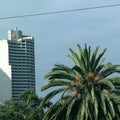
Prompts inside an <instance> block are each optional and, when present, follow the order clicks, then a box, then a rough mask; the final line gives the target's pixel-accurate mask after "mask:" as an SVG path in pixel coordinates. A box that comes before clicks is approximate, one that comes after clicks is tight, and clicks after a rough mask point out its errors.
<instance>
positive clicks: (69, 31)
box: [0, 0, 120, 96]
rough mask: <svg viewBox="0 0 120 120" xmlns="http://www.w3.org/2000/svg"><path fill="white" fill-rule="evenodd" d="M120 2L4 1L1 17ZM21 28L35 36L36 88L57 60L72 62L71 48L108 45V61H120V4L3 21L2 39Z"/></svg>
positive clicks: (0, 12)
mask: <svg viewBox="0 0 120 120" xmlns="http://www.w3.org/2000/svg"><path fill="white" fill-rule="evenodd" d="M117 3H120V1H119V0H1V3H0V18H1V17H8V16H18V15H27V14H37V13H44V12H53V11H61V10H69V9H77V8H78V9H79V8H87V7H94V6H103V5H110V4H117ZM15 27H17V28H18V29H20V30H22V31H23V34H25V35H31V36H33V37H34V38H35V63H36V91H37V94H38V95H40V96H42V95H43V94H44V92H43V93H41V92H40V87H41V86H42V85H43V84H44V83H45V82H46V80H44V75H45V74H46V73H47V72H49V71H50V70H51V69H52V68H53V66H54V64H55V63H63V64H66V65H71V61H70V60H69V59H68V57H67V55H68V54H69V51H68V48H69V47H71V48H73V49H74V50H75V49H76V45H77V44H78V43H79V44H80V45H81V46H84V44H85V43H87V44H88V45H90V46H91V47H92V48H95V47H96V46H98V45H100V46H101V50H102V49H104V48H107V52H106V54H105V58H106V62H112V63H114V64H119V63H120V55H119V52H120V48H119V46H120V7H110V8H102V9H94V10H86V11H76V12H69V13H61V14H53V15H44V16H35V17H27V18H17V19H6V20H0V39H4V38H7V31H8V30H9V29H13V28H15Z"/></svg>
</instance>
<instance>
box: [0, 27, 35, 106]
mask: <svg viewBox="0 0 120 120" xmlns="http://www.w3.org/2000/svg"><path fill="white" fill-rule="evenodd" d="M34 58H35V56H34V38H33V37H32V36H26V35H23V34H22V31H21V30H17V28H15V29H13V30H9V31H8V39H4V40H0V102H1V104H3V102H4V101H5V100H8V99H10V98H14V99H16V100H17V99H18V96H19V94H20V93H21V92H23V91H24V90H26V89H29V88H33V89H35V59H34Z"/></svg>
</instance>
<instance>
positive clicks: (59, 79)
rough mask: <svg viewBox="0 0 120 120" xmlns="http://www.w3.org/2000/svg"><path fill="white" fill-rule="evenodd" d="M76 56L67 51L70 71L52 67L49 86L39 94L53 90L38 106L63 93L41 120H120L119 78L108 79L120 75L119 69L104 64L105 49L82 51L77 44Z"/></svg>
mask: <svg viewBox="0 0 120 120" xmlns="http://www.w3.org/2000/svg"><path fill="white" fill-rule="evenodd" d="M77 48H78V53H77V52H74V51H73V50H72V49H71V48H70V49H69V50H70V52H71V54H70V55H69V56H68V57H69V58H70V59H71V60H72V61H73V63H74V66H73V67H68V66H66V65H63V64H55V67H54V68H53V69H52V71H51V72H49V73H48V74H46V75H45V78H48V80H49V81H48V82H47V83H46V84H45V85H43V86H42V88H41V90H46V89H48V88H51V87H55V88H56V86H59V87H57V89H53V91H51V92H50V93H48V95H46V97H45V98H44V99H43V100H42V103H41V105H43V104H44V103H46V102H48V101H50V100H51V99H52V98H53V97H54V96H55V95H57V94H59V93H62V95H61V97H60V99H59V100H58V101H57V102H56V103H54V104H53V105H52V106H51V107H50V108H49V109H48V111H47V112H46V113H45V116H44V118H43V120H120V108H119V104H120V96H119V95H120V87H119V86H120V78H119V77H118V78H116V77H114V78H110V77H108V76H110V75H111V74H113V73H120V65H113V64H111V63H107V64H104V59H103V55H104V53H105V51H106V49H104V50H103V51H102V52H101V53H98V51H99V47H96V49H95V50H93V51H91V47H90V46H89V47H87V45H85V47H84V48H83V49H82V48H81V46H80V45H79V44H78V45H77Z"/></svg>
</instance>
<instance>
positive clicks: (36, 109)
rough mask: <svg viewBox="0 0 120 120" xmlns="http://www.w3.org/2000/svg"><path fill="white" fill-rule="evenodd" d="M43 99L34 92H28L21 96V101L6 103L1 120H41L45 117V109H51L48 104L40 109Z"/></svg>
mask: <svg viewBox="0 0 120 120" xmlns="http://www.w3.org/2000/svg"><path fill="white" fill-rule="evenodd" d="M41 101H42V98H39V97H38V96H37V95H36V94H35V91H34V90H26V91H25V92H23V93H22V94H20V97H19V100H18V101H15V100H13V99H12V100H9V101H6V103H5V105H4V106H1V107H0V120H41V119H42V118H43V116H44V108H45V107H49V105H51V103H47V104H45V105H44V106H42V107H40V103H41Z"/></svg>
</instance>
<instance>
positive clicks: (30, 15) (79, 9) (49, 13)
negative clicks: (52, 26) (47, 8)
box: [0, 4, 120, 20]
mask: <svg viewBox="0 0 120 120" xmlns="http://www.w3.org/2000/svg"><path fill="white" fill-rule="evenodd" d="M110 7H120V4H111V5H103V6H96V7H86V8H78V9H70V10H62V11H54V12H43V13H38V14H28V15H18V16H8V17H0V20H4V19H14V18H23V17H32V16H42V15H51V14H59V13H67V12H75V11H85V10H93V9H100V8H110Z"/></svg>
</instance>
